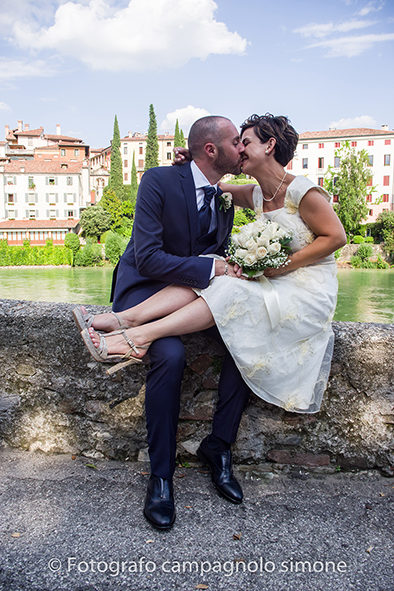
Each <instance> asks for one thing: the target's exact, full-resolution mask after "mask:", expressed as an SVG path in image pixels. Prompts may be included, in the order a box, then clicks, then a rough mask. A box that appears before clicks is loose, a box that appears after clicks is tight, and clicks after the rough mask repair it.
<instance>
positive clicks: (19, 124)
mask: <svg viewBox="0 0 394 591" xmlns="http://www.w3.org/2000/svg"><path fill="white" fill-rule="evenodd" d="M18 131H23V121H22V119H18Z"/></svg>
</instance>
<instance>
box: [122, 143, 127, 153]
mask: <svg viewBox="0 0 394 591" xmlns="http://www.w3.org/2000/svg"><path fill="white" fill-rule="evenodd" d="M123 154H127V145H126V144H125V145H124V146H123Z"/></svg>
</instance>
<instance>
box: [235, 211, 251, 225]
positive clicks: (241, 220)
mask: <svg viewBox="0 0 394 591" xmlns="http://www.w3.org/2000/svg"><path fill="white" fill-rule="evenodd" d="M249 221H250V220H249V219H248V217H247V216H246V215H245V213H244V212H243V210H241V209H240V210H238V211H236V212H235V214H234V226H244V225H245V224H248V223H249Z"/></svg>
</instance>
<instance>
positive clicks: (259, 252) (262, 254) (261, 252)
mask: <svg viewBox="0 0 394 591" xmlns="http://www.w3.org/2000/svg"><path fill="white" fill-rule="evenodd" d="M256 254H257V258H258V259H263V258H264V257H265V256H266V254H267V249H266V248H265V247H264V246H259V248H258V249H257V252H256Z"/></svg>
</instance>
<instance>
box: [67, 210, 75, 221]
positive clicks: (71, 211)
mask: <svg viewBox="0 0 394 591" xmlns="http://www.w3.org/2000/svg"><path fill="white" fill-rule="evenodd" d="M67 217H68V219H70V218H73V217H74V212H73V210H72V209H69V210H68V211H67Z"/></svg>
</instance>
